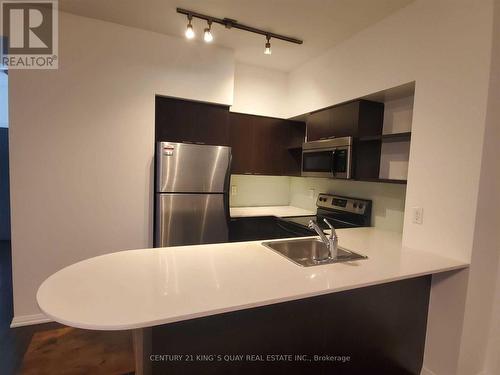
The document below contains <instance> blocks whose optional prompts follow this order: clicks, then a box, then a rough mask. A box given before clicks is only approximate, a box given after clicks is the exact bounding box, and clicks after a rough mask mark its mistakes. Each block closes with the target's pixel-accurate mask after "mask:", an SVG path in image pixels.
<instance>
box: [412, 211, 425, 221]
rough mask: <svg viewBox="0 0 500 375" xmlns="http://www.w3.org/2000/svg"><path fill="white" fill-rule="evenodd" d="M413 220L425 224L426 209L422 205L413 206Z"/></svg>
mask: <svg viewBox="0 0 500 375" xmlns="http://www.w3.org/2000/svg"><path fill="white" fill-rule="evenodd" d="M412 221H413V223H414V224H423V222H424V209H423V208H422V207H413V208H412Z"/></svg>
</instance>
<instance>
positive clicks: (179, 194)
mask: <svg viewBox="0 0 500 375" xmlns="http://www.w3.org/2000/svg"><path fill="white" fill-rule="evenodd" d="M230 166H231V147H226V146H207V145H197V144H188V143H174V142H158V143H157V146H156V188H155V215H156V218H155V246H156V247H164V246H178V245H193V244H206V243H217V242H226V241H227V239H228V222H229V194H228V189H229V178H230Z"/></svg>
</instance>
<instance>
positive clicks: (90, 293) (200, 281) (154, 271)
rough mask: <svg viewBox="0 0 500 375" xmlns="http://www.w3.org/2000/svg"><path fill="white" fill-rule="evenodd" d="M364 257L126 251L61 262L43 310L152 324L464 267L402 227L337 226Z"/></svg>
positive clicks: (98, 321) (65, 317) (241, 247)
mask: <svg viewBox="0 0 500 375" xmlns="http://www.w3.org/2000/svg"><path fill="white" fill-rule="evenodd" d="M338 235H339V238H340V240H339V244H340V245H341V246H342V247H345V248H348V249H350V250H354V251H356V252H359V253H362V254H365V255H367V256H368V257H369V258H368V259H366V260H360V261H355V262H349V263H336V264H327V265H321V266H313V267H300V266H298V265H296V264H294V263H292V262H291V261H290V260H288V259H286V258H285V257H283V256H282V255H280V254H278V253H275V252H274V251H272V250H270V249H268V248H266V247H264V246H263V245H262V244H261V241H254V242H239V243H224V244H212V245H198V246H182V247H170V248H160V249H142V250H129V251H121V252H117V253H112V254H107V255H103V256H99V257H95V258H91V259H88V260H84V261H82V262H79V263H76V264H73V265H71V266H69V267H66V268H64V269H62V270H60V271H59V272H57V273H55V274H53V275H52V276H50V277H49V278H48V279H47V280H45V281H44V282H43V284H42V285H41V286H40V288H39V290H38V293H37V300H38V304H39V306H40V308H41V310H42V311H43V312H44V313H45V314H46V315H47V316H49V317H50V318H52V319H54V320H55V321H58V322H60V323H63V324H65V325H69V326H74V327H79V328H85V329H97V330H123V329H133V328H142V327H150V326H155V325H160V324H165V323H171V322H176V321H182V320H187V319H191V318H196V317H202V316H208V315H213V314H218V313H223V312H229V311H235V310H241V309H245V308H252V307H257V306H264V305H269V304H273V303H278V302H284V301H291V300H295V299H300V298H306V297H312V296H317V295H321V294H326V293H333V292H338V291H342V290H348V289H354V288H360V287H364V286H369V285H374V284H380V283H385V282H390V281H396V280H401V279H406V278H410V277H416V276H421V275H426V274H432V273H438V272H443V271H449V270H453V269H458V268H463V267H467V265H468V264H467V263H464V262H462V261H459V260H454V259H450V258H445V257H441V256H438V255H436V254H432V253H427V252H425V251H418V250H412V249H408V248H405V247H402V246H401V234H399V233H395V232H388V231H381V230H377V229H374V228H356V229H341V230H338Z"/></svg>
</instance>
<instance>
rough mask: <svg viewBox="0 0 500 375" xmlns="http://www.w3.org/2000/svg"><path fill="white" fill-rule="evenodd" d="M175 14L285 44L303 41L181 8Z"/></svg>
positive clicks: (228, 19)
mask: <svg viewBox="0 0 500 375" xmlns="http://www.w3.org/2000/svg"><path fill="white" fill-rule="evenodd" d="M177 13H181V14H185V15H186V16H188V18H193V17H194V18H199V19H202V20H205V21H207V22H213V23H218V24H219V25H223V26H225V27H226V28H227V29H232V28H234V29H240V30H244V31H248V32H251V33H255V34H260V35H264V36H265V37H267V38H274V39H280V40H284V41H285V42H290V43H295V44H302V43H303V41H302V40H300V39H296V38H292V37H289V36H286V35H281V34H275V33H272V32H270V31H266V30H262V29H258V28H256V27H252V26H248V25H244V24H242V23H239V22H238V21H236V20H233V19H231V18H217V17H212V16H208V15H206V14H202V13H198V12H193V11H191V10H187V9H183V8H177Z"/></svg>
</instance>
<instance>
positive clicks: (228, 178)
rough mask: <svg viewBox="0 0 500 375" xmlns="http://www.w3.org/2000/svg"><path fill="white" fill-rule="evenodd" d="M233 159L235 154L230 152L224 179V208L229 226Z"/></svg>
mask: <svg viewBox="0 0 500 375" xmlns="http://www.w3.org/2000/svg"><path fill="white" fill-rule="evenodd" d="M232 160H233V155H232V153H231V152H230V153H229V158H228V163H227V170H226V177H225V179H224V210H225V212H226V221H227V225H228V228H229V223H230V221H231V213H230V209H229V187H230V184H231V161H232Z"/></svg>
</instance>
